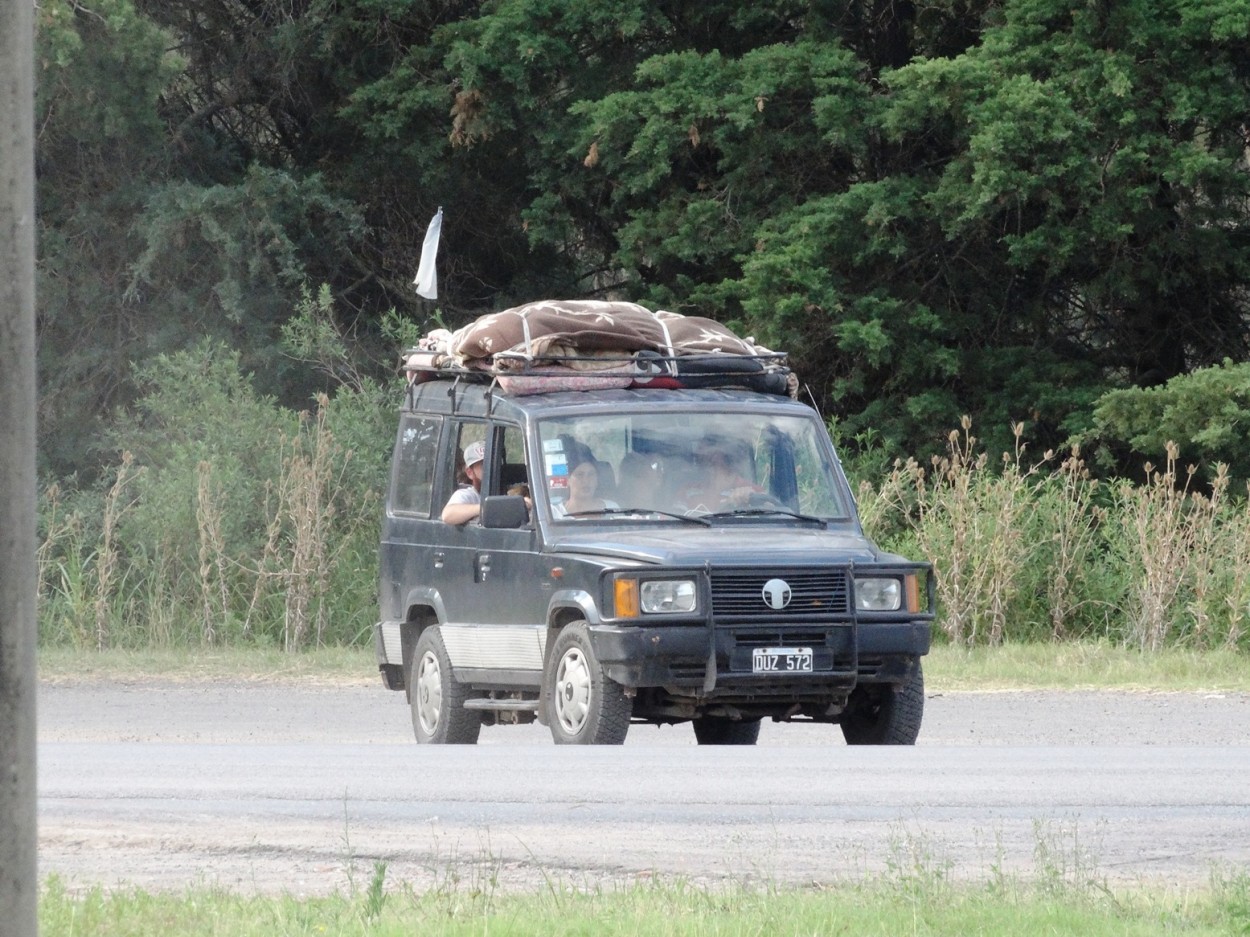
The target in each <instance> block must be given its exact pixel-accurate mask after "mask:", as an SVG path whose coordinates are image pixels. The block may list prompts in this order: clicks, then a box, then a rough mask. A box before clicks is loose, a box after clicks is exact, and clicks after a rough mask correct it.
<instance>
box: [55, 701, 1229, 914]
mask: <svg viewBox="0 0 1250 937" xmlns="http://www.w3.org/2000/svg"><path fill="white" fill-rule="evenodd" d="M1248 717H1250V695H1240V694H1228V695H1220V694H1126V693H1084V692H1074V693H1040V692H1027V693H954V694H934V695H931V696H930V697H929V698H928V699H927V700H926V714H925V723H924V728H923V729H922V732H921V738H920V743H919V744H918V745H916V746H915V747H914V748H849V747H847V746H845V745H843V744H842V742H841V736H840V734H839V733H838V731H837V729H836V728H825V727H817V726H783V725H772V724H766V725H765V727H764V731H763V733H762V735H761V740H760V745H759V746H757V747H755V748H699V747H697V746H695V745H694V744H693V738H692V734H691V732H690V730H689V728H688V727H682V726H677V727H666V728H664V729H655V728H650V727H637V726H636V727H634V729H633V730H631V733H630V736H629V739H628V741H627V743H626V745H625V746H623V747H620V748H588V749H587V748H566V747H557V746H554V745H553V744H552V743H551V741H550V737H549V735H548V734H547V731H546V730H545V729H543V728H542V727H540V726H526V727H501V728H487V729H485V730H483V733H482V740H481V744H479V745H478V746H476V747H469V748H459V747H419V746H417V745H415V744H414V743H413V742H411V728H410V725H409V723H408V712H407V707H406V705H405V704H404V702H403V697H402V695H400V694H392V693H387V692H386V691H384V690H382V689H381V688H380V687H372V686H351V687H295V686H270V685H255V684H247V685H244V684H238V685H228V684H202V683H192V684H180V683H174V682H159V681H158V682H153V683H148V684H116V683H111V684H72V685H48V686H44V687H42V688H41V695H40V700H39V726H40V728H39V736H40V746H39V758H40V765H39V778H40V792H39V822H40V871H41V874H43V875H47V874H50V873H53V872H55V873H57V874H59V875H61V876H62V878H63V879H65V880H66V881H67V882H68V883H69V884H70V886H71V887H86V886H89V885H94V884H103V885H106V886H113V885H119V884H136V885H140V886H143V887H148V888H179V889H180V888H183V887H186V886H188V885H193V884H213V885H222V886H226V887H230V888H236V889H240V890H244V891H251V890H261V891H266V892H281V891H285V892H291V893H294V894H310V893H323V892H326V891H330V890H333V889H346V888H351V887H363V886H364V884H365V883H366V882H367V881H368V879H369V877H370V876H371V875H372V874H373V871H374V868H375V863H376V862H380V861H384V862H386V863H387V878H388V881H390V882H392V883H394V882H397V881H404V882H408V883H411V884H412V885H413V886H414V887H416V888H427V887H453V886H454V887H465V888H487V889H494V888H501V889H511V888H522V889H535V888H544V887H547V886H548V884H549V883H551V882H562V883H568V884H572V885H578V884H582V883H596V884H602V883H605V882H622V881H624V882H628V881H634V880H638V879H647V878H650V877H652V876H657V875H665V876H667V875H679V876H683V877H685V878H687V879H689V880H692V881H694V882H697V883H700V884H714V883H718V882H725V881H747V882H776V883H822V884H823V883H833V882H837V881H840V880H847V879H859V878H862V877H864V876H876V875H887V876H903V875H947V876H951V877H957V878H977V879H985V878H989V877H993V876H997V875H1017V874H1018V875H1024V876H1030V877H1036V876H1046V877H1051V878H1055V877H1059V878H1063V879H1064V880H1068V881H1076V880H1085V879H1090V878H1092V879H1095V880H1105V881H1108V882H1112V883H1116V882H1128V883H1138V882H1154V881H1164V882H1168V883H1196V884H1201V883H1205V882H1206V881H1208V880H1209V877H1210V875H1211V873H1212V871H1213V869H1214V870H1229V869H1232V870H1237V871H1243V872H1244V871H1250V718H1248Z"/></svg>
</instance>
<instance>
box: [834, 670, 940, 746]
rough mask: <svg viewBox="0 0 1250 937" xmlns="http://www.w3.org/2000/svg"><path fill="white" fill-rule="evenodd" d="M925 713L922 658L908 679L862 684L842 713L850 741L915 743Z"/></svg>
mask: <svg viewBox="0 0 1250 937" xmlns="http://www.w3.org/2000/svg"><path fill="white" fill-rule="evenodd" d="M923 716H924V671H923V670H922V669H921V666H920V661H916V669H915V671H914V672H913V673H912V675H911V677H910V679H908V681H907V682H906V683H901V684H898V685H893V684H881V685H876V686H874V685H871V684H870V685H868V686H859V687H857V688H856V689H855V691H854V692H853V693H852V694H851V698H850V699H849V700H848V701H847V706H846V712H844V713H843V714H842V736H843V737H844V738H845V739H846V744H847V745H915V744H916V736H918V735H919V734H920V720H921V718H922V717H923Z"/></svg>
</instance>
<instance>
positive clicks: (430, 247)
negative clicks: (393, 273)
mask: <svg viewBox="0 0 1250 937" xmlns="http://www.w3.org/2000/svg"><path fill="white" fill-rule="evenodd" d="M442 233H443V209H442V208H439V210H438V214H436V215H435V216H434V218H433V219H432V220H431V221H430V226H429V227H428V228H426V230H425V243H424V244H422V245H421V266H419V267H417V278H416V279H415V280H413V281H412V285H413V286H415V287H416V288H417V295H418V296H424V297H425V298H426V299H438V270H437V269H436V268H435V266H434V257H435V255H437V254H438V238H439V235H440V234H442Z"/></svg>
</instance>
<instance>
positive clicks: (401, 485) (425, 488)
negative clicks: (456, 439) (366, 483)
mask: <svg viewBox="0 0 1250 937" xmlns="http://www.w3.org/2000/svg"><path fill="white" fill-rule="evenodd" d="M442 426H443V421H442V419H441V418H440V417H428V416H427V417H415V416H406V417H403V418H402V420H401V422H400V424H399V442H398V443H397V444H396V447H395V469H394V475H393V476H392V478H391V511H392V512H394V513H395V514H419V515H420V516H422V517H429V516H430V501H431V498H432V496H433V493H434V469H435V467H436V466H437V465H438V434H439V431H440V430H441V429H442Z"/></svg>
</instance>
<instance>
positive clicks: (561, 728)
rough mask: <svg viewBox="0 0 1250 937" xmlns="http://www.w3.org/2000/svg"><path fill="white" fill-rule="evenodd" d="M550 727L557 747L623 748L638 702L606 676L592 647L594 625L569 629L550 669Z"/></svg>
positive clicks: (563, 633) (562, 635)
mask: <svg viewBox="0 0 1250 937" xmlns="http://www.w3.org/2000/svg"><path fill="white" fill-rule="evenodd" d="M546 680H547V724H548V725H549V726H550V727H551V737H552V738H553V739H554V740H555V742H556V744H557V745H620V744H621V743H622V742H624V741H625V734H626V733H627V732H628V731H629V719H630V716H631V715H632V714H633V709H634V703H633V700H631V699H630V698H629V697H627V696H626V695H625V688H624V687H622V686H621V685H620V684H619V683H616V682H614V681H612V680H610V679H608V676H607V675H606V674H605V673H604V672H603V667H602V666H601V665H600V663H599V659H598V658H597V657H596V656H595V649H594V647H592V646H591V643H590V627H589V626H588V625H587V624H586V623H585V622H584V621H579V622H575V623H573V624H571V625H566V626H565V628H564V629H563V630H562V631H561V632H560V635H559V637H557V638H556V642H555V646H554V647H553V648H552V651H551V658H550V663H549V664H548V666H547V677H546Z"/></svg>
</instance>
